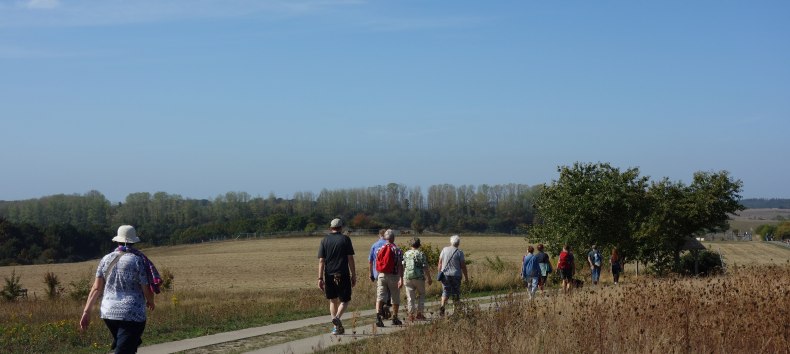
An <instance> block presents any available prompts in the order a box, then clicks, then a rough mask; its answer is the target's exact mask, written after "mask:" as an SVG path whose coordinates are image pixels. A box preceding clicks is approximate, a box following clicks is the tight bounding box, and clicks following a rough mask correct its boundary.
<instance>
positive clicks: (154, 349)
mask: <svg viewBox="0 0 790 354" xmlns="http://www.w3.org/2000/svg"><path fill="white" fill-rule="evenodd" d="M499 296H501V295H499ZM495 297H497V296H496V295H495V296H484V297H478V298H471V299H465V300H464V301H473V302H477V303H482V304H481V306H484V307H486V308H487V307H488V306H490V305H491V303H492V302H491V301H492V300H493V299H494V298H495ZM438 305H439V303H438V302H437V301H434V302H430V303H426V304H425V306H426V307H429V306H438ZM375 314H376V311H375V310H364V311H360V312H359V313H358V315H359V316H360V317H373V316H375ZM349 315H350V313H346V315H345V316H344V319H346V321H348V319H349V318H350V316H349ZM404 322H405V321H404ZM419 323H420V322H416V324H419ZM385 324H386V325H387V326H386V327H384V328H375V326H372V325H363V326H357V327H355V328H348V327H347V328H346V334H344V335H341V336H335V335H332V334H329V333H326V334H321V335H317V336H312V337H308V338H303V339H298V340H294V341H290V342H287V343H282V344H277V345H273V346H269V347H266V348H262V349H257V350H253V351H250V352H249V353H256V354H261V353H312V352H314V351H315V350H317V349H320V348H326V347H329V346H332V345H337V344H342V343H348V342H349V341H354V340H362V339H367V338H370V337H373V336H378V335H386V334H389V333H393V332H396V331H399V330H402V329H404V328H406V327H408V326H391V325H390V324H389V323H388V322H385ZM314 325H326V328H327V331H329V329H331V327H332V325H331V323H330V322H329V315H327V316H320V317H313V318H306V319H302V320H296V321H288V322H282V323H275V324H271V325H267V326H261V327H254V328H247V329H242V330H238V331H232V332H224V333H217V334H212V335H208V336H203V337H197V338H190V339H184V340H179V341H175V342H167V343H160V344H153V345H149V346H144V347H140V348H139V349H138V350H137V352H138V353H141V354H167V353H177V352H181V351H187V350H194V349H199V348H202V347H208V346H212V345H217V344H221V343H226V342H231V341H236V340H242V339H245V338H250V337H256V336H262V335H267V334H272V333H278V332H285V331H290V330H295V329H300V328H303V327H308V326H314ZM354 333H356V334H354Z"/></svg>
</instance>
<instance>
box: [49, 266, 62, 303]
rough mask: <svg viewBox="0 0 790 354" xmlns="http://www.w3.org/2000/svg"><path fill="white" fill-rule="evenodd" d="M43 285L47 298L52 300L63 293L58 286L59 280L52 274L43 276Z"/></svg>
mask: <svg viewBox="0 0 790 354" xmlns="http://www.w3.org/2000/svg"><path fill="white" fill-rule="evenodd" d="M44 284H46V285H47V289H46V291H47V297H48V298H50V299H54V298H56V297H58V296H60V294H61V293H63V287H62V286H60V279H59V278H58V276H57V275H55V273H53V272H47V273H46V274H44Z"/></svg>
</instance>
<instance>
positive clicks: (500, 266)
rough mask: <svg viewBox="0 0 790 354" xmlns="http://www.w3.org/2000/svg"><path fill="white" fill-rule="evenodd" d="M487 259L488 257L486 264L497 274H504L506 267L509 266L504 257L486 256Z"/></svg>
mask: <svg viewBox="0 0 790 354" xmlns="http://www.w3.org/2000/svg"><path fill="white" fill-rule="evenodd" d="M485 259H486V262H485V266H486V267H488V269H491V270H492V271H493V272H494V273H496V274H502V273H503V272H504V271H505V269H508V268H509V267H508V265H507V263H505V261H503V260H502V258H499V256H496V258H491V257H488V256H486V258H485Z"/></svg>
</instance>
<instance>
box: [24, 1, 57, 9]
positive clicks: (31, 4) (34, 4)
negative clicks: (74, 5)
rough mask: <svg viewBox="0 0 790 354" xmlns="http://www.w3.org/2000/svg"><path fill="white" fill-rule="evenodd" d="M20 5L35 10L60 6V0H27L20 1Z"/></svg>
mask: <svg viewBox="0 0 790 354" xmlns="http://www.w3.org/2000/svg"><path fill="white" fill-rule="evenodd" d="M21 6H22V7H24V8H28V9H35V10H50V9H54V8H57V7H60V0H27V1H22V2H21Z"/></svg>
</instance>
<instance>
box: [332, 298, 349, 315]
mask: <svg viewBox="0 0 790 354" xmlns="http://www.w3.org/2000/svg"><path fill="white" fill-rule="evenodd" d="M338 302H339V301H338ZM347 307H348V303H347V302H339V304H338V305H337V311H336V312H335V318H337V319H340V317H342V316H343V313H344V312H346V308H347Z"/></svg>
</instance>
